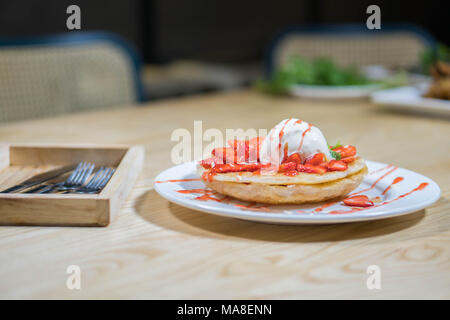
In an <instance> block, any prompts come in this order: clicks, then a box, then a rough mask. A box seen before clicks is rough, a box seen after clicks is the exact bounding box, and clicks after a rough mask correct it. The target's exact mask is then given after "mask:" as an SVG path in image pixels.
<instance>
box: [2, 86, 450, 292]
mask: <svg viewBox="0 0 450 320" xmlns="http://www.w3.org/2000/svg"><path fill="white" fill-rule="evenodd" d="M288 117H298V118H302V119H304V120H307V121H309V122H311V123H313V124H314V125H316V126H318V127H319V128H321V129H322V131H323V132H324V134H325V136H326V137H327V138H328V140H329V142H330V143H334V142H336V141H337V140H339V141H341V142H343V143H349V144H354V145H356V146H357V147H358V150H359V152H360V154H361V155H363V157H364V158H366V159H370V160H374V161H381V162H385V163H394V164H395V165H397V166H400V167H405V168H407V169H411V170H414V171H417V172H419V173H422V174H424V175H427V176H429V177H430V178H432V179H434V180H435V181H436V182H437V183H438V184H439V185H440V187H441V189H442V197H441V199H440V200H439V202H438V203H437V204H436V205H434V206H432V207H430V208H427V209H425V210H422V211H420V212H416V213H413V214H410V215H406V216H402V217H398V218H392V219H386V220H380V221H370V222H361V223H350V224H342V225H325V226H277V225H268V224H258V223H252V222H246V221H240V220H236V219H226V218H222V217H217V216H212V215H208V214H205V213H200V212H196V211H193V210H189V209H186V208H183V207H180V206H178V205H175V204H171V203H169V202H167V201H166V200H165V199H163V198H161V197H160V196H159V195H157V194H156V192H155V191H154V189H153V179H154V177H155V176H156V174H157V173H159V172H160V171H161V170H164V169H166V168H168V167H170V166H172V164H171V161H170V151H171V148H172V147H173V146H174V144H175V143H174V142H171V141H170V134H171V133H172V131H173V130H174V129H176V128H187V129H189V130H190V131H192V130H193V121H194V120H203V127H204V130H205V129H207V128H219V129H222V130H224V129H225V128H271V127H272V126H273V125H274V124H276V123H277V122H279V121H280V120H282V119H284V118H288ZM62 128H63V129H62ZM449 136H450V122H449V120H448V119H443V118H437V117H432V118H426V117H421V116H416V115H406V114H402V113H394V112H391V111H388V110H385V109H378V108H377V107H375V106H372V105H370V104H369V103H368V102H366V101H363V100H359V101H344V102H338V101H308V100H297V99H293V98H287V97H286V98H278V97H268V96H265V95H261V94H258V93H254V92H248V91H239V92H231V93H226V94H217V95H216V94H211V95H205V96H199V97H192V98H183V99H174V100H167V101H161V102H157V103H151V104H149V105H148V106H144V107H142V106H140V107H129V108H124V109H121V110H114V111H108V112H106V111H105V112H94V113H85V114H77V115H71V116H64V117H58V118H52V119H43V120H38V121H28V122H22V123H16V124H10V125H5V126H3V127H1V128H0V141H11V142H25V143H29V142H39V143H47V142H51V143H80V144H83V143H102V144H143V145H144V146H145V155H146V157H145V159H146V160H145V163H144V169H143V171H142V173H141V174H140V176H139V179H138V182H137V184H136V185H135V187H134V188H133V190H132V192H131V195H130V196H129V197H128V199H127V200H126V201H125V204H124V205H123V206H122V209H121V210H120V212H119V214H118V215H117V217H116V218H115V219H114V221H113V222H112V223H111V224H110V226H108V227H107V228H61V227H52V228H48V227H47V228H46V227H0V297H2V298H73V299H79V298H208V299H215V298H275V299H279V298H280V299H295V298H299V299H305V298H308V299H310V298H340V299H346V298H356V299H360V298H373V299H383V298H447V299H448V298H450V289H449V288H450V248H449V247H450V231H449V228H450V203H449V196H450V170H449V168H450V152H449V151H450V150H449ZM72 264H75V265H79V266H80V267H81V270H82V284H81V286H82V288H81V290H73V291H71V290H68V289H67V288H66V279H67V276H68V275H67V274H66V268H67V266H69V265H72ZM372 264H376V265H378V266H380V268H381V272H382V289H381V290H368V289H367V287H366V279H367V276H368V275H367V274H366V268H367V267H368V266H369V265H372Z"/></svg>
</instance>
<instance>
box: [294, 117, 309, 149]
mask: <svg viewBox="0 0 450 320" xmlns="http://www.w3.org/2000/svg"><path fill="white" fill-rule="evenodd" d="M311 128H312V124H311V123H309V124H308V129H306V130H305V131H303V133H302V140H300V145H299V146H298V149H297V152H300V150H302V147H303V140H305V135H306V134H307V133H308V132H309V131H311Z"/></svg>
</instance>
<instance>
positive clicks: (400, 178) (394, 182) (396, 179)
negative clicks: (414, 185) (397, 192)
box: [381, 177, 404, 196]
mask: <svg viewBox="0 0 450 320" xmlns="http://www.w3.org/2000/svg"><path fill="white" fill-rule="evenodd" d="M403 179H404V178H403V177H397V178H395V179H394V180H393V181H392V183H391V184H390V185H389V186H388V187H387V188H386V189H384V191H383V193H382V194H381V195H382V196H384V195H385V194H386V193H387V192H388V191H389V190H390V189H391V187H392V186H393V185H394V184H397V183H399V182H401V181H403Z"/></svg>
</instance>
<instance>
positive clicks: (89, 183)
mask: <svg viewBox="0 0 450 320" xmlns="http://www.w3.org/2000/svg"><path fill="white" fill-rule="evenodd" d="M104 170H105V168H103V167H101V168H100V169H98V171H97V172H96V173H95V175H94V176H93V177H92V178H91V180H89V182H88V184H87V185H86V188H92V186H93V185H94V183H95V182H96V181H97V179H98V176H99V175H100V174H101V173H102V172H103V171H104Z"/></svg>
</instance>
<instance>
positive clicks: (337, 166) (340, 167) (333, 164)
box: [326, 160, 348, 171]
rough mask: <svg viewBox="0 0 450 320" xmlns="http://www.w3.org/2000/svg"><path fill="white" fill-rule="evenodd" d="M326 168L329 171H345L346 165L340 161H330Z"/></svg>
mask: <svg viewBox="0 0 450 320" xmlns="http://www.w3.org/2000/svg"><path fill="white" fill-rule="evenodd" d="M326 167H327V169H328V170H329V171H345V170H347V168H348V166H347V164H346V163H345V162H344V161H342V160H331V161H330V162H327V163H326Z"/></svg>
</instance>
